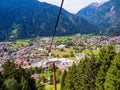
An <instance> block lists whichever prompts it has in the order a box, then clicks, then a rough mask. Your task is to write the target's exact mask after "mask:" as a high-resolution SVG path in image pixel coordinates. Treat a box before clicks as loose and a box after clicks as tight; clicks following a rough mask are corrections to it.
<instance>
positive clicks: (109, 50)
mask: <svg viewBox="0 0 120 90" xmlns="http://www.w3.org/2000/svg"><path fill="white" fill-rule="evenodd" d="M114 56H115V49H114V46H112V45H108V46H107V47H105V48H102V49H101V50H100V53H99V61H100V69H99V70H98V71H99V72H98V74H97V77H96V90H104V82H105V78H106V73H107V71H108V69H109V67H110V65H111V61H112V60H113V59H114Z"/></svg>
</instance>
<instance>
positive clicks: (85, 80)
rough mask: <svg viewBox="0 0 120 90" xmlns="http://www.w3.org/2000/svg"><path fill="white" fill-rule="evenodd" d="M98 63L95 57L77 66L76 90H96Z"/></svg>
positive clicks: (82, 61)
mask: <svg viewBox="0 0 120 90" xmlns="http://www.w3.org/2000/svg"><path fill="white" fill-rule="evenodd" d="M98 64H99V63H98V61H97V59H96V58H95V57H94V56H91V57H90V58H85V59H84V60H81V62H80V63H79V65H78V66H77V87H76V90H95V81H96V75H97V72H98Z"/></svg>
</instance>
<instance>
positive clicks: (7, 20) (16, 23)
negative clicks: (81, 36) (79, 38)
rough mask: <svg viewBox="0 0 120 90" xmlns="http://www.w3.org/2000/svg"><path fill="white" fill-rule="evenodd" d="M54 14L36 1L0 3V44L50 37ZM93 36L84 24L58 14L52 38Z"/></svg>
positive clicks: (91, 28) (55, 10)
mask: <svg viewBox="0 0 120 90" xmlns="http://www.w3.org/2000/svg"><path fill="white" fill-rule="evenodd" d="M58 11H59V7H57V6H54V5H50V4H47V3H43V2H39V1H37V0H0V40H1V41H2V40H9V39H24V38H32V37H36V36H51V35H52V34H53V30H54V25H55V21H56V18H57V14H58ZM97 32H98V29H97V27H95V26H94V25H92V24H90V23H88V21H86V20H84V19H83V18H81V17H78V16H75V15H72V14H70V13H68V12H67V11H66V10H64V9H63V10H62V13H61V17H60V22H59V27H58V30H57V33H56V35H71V34H76V33H97Z"/></svg>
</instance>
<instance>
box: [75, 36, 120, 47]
mask: <svg viewBox="0 0 120 90" xmlns="http://www.w3.org/2000/svg"><path fill="white" fill-rule="evenodd" d="M74 42H75V43H89V44H109V43H112V42H114V43H116V44H118V45H120V36H113V37H112V36H111V37H105V36H104V37H101V38H97V37H92V38H84V39H82V38H77V39H75V40H74Z"/></svg>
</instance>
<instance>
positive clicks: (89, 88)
mask: <svg viewBox="0 0 120 90" xmlns="http://www.w3.org/2000/svg"><path fill="white" fill-rule="evenodd" d="M119 67H120V53H117V52H115V49H114V46H112V45H109V46H107V47H104V48H102V49H101V50H100V53H99V55H98V56H97V57H96V56H94V55H91V56H90V57H87V58H85V59H84V60H81V61H80V63H79V64H78V65H75V64H74V65H73V66H72V67H70V68H69V69H68V71H64V73H63V75H62V79H61V90H120V79H119V77H120V70H119Z"/></svg>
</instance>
